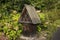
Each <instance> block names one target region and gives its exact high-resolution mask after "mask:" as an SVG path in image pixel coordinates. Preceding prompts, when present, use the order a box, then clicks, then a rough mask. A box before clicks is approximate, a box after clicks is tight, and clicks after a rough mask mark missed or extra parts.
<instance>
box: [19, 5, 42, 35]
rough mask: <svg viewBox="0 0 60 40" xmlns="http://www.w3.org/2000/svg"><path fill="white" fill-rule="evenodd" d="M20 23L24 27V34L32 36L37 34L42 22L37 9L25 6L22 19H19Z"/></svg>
mask: <svg viewBox="0 0 60 40" xmlns="http://www.w3.org/2000/svg"><path fill="white" fill-rule="evenodd" d="M19 23H21V24H22V25H23V34H24V35H25V34H26V35H31V34H35V33H36V30H37V25H38V24H40V23H41V21H40V18H39V16H38V14H37V12H36V10H35V8H34V7H33V6H31V5H26V4H25V5H24V8H23V10H22V14H21V17H20V18H19Z"/></svg>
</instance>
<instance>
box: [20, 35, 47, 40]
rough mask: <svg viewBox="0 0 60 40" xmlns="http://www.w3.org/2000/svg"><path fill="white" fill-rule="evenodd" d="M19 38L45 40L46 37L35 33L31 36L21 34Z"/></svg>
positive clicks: (21, 39) (23, 39)
mask: <svg viewBox="0 0 60 40" xmlns="http://www.w3.org/2000/svg"><path fill="white" fill-rule="evenodd" d="M20 40H46V38H45V37H43V36H37V35H35V36H33V37H32V36H30V37H26V36H23V35H21V36H20Z"/></svg>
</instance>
